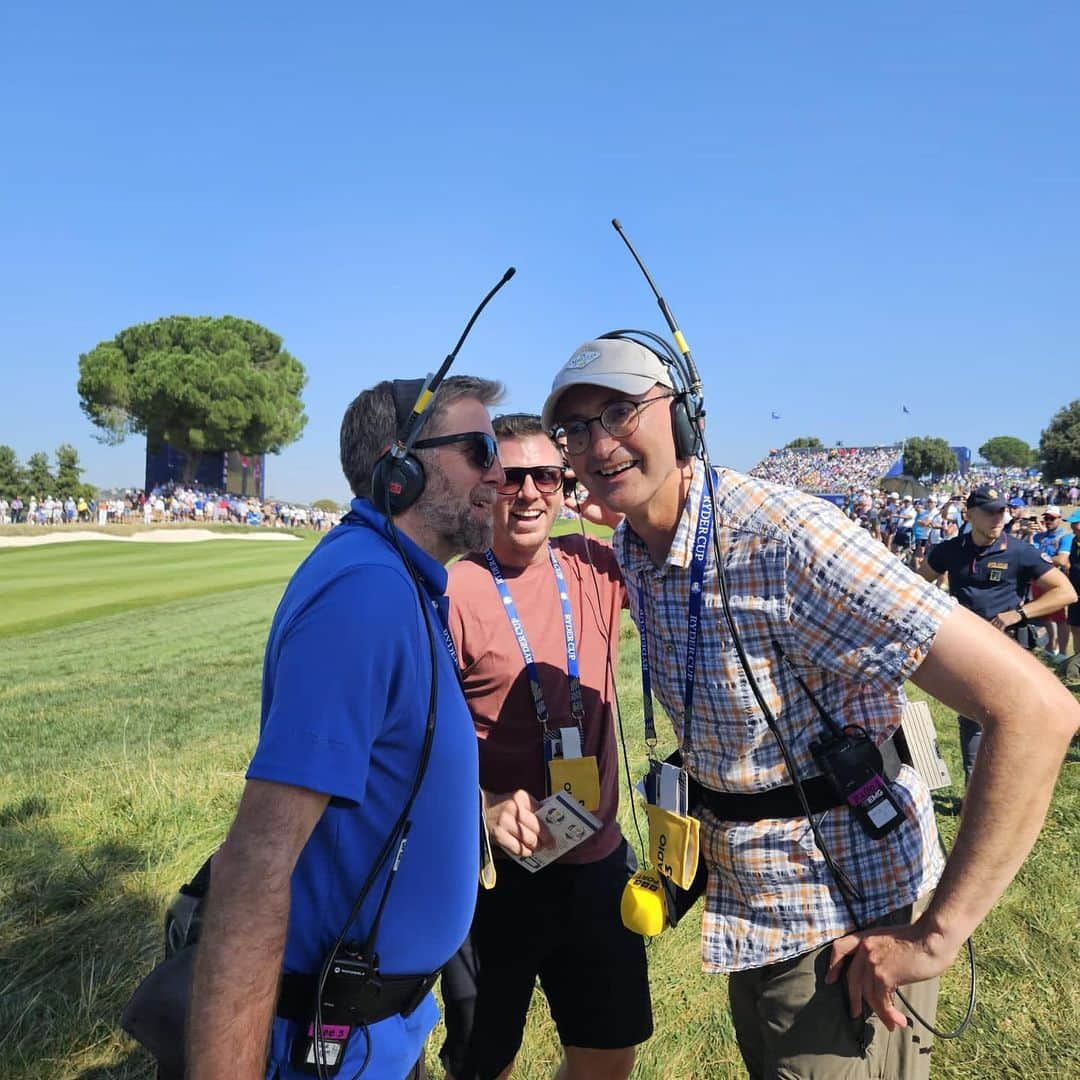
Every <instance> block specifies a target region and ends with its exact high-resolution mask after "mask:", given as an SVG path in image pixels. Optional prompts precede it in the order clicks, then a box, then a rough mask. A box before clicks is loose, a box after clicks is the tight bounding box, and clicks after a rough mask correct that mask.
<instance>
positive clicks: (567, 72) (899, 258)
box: [0, 0, 1080, 499]
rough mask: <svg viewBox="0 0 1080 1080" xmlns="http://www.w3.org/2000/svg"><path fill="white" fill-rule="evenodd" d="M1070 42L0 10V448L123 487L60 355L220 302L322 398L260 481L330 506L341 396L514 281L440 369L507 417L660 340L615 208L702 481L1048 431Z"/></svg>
mask: <svg viewBox="0 0 1080 1080" xmlns="http://www.w3.org/2000/svg"><path fill="white" fill-rule="evenodd" d="M1078 31H1080V9H1078V8H1077V7H1076V6H1075V5H1074V4H1066V3H1060V4H1045V5H1038V6H1032V5H1016V4H1005V3H997V2H993V3H979V4H964V5H940V4H928V3H909V4H903V5H885V4H868V3H825V4H816V5H807V4H803V3H789V4H785V3H778V4H772V5H767V6H766V5H749V4H745V5H717V4H679V5H669V6H668V7H666V8H665V7H663V6H657V5H656V4H654V3H650V4H644V3H636V2H627V0H623V2H620V3H577V4H565V3H547V4H543V5H506V4H503V5H487V4H469V5H445V4H438V5H435V4H412V3H403V4H398V5H389V6H383V5H361V4H356V3H324V4H310V5H298V4H288V5H286V4H279V3H276V2H262V3H259V4H252V3H248V2H246V0H245V2H238V3H233V4H227V5H226V4H208V3H187V4H185V5H180V6H178V5H154V4H150V5H148V4H145V3H143V4H126V3H110V4H105V5H85V4H68V3H64V4H51V5H48V4H46V5H29V4H23V3H19V2H13V3H11V4H7V5H4V7H3V10H2V12H0V90H2V91H3V99H4V101H5V108H4V109H3V110H2V112H0V135H2V143H0V146H2V152H0V215H2V219H0V220H2V226H3V232H2V235H3V237H4V258H3V259H2V260H0V330H2V333H0V366H2V371H3V376H2V380H0V402H2V403H0V443H8V444H10V445H12V446H14V447H15V449H16V451H17V452H18V453H19V454H20V456H21V457H23V458H25V457H27V456H28V455H29V454H30V453H32V452H33V451H35V450H39V449H44V450H47V451H49V452H50V453H51V452H52V451H53V449H54V448H55V447H56V445H57V444H59V443H60V442H63V441H70V442H72V443H74V444H75V445H76V447H78V449H79V451H80V453H81V455H82V458H83V462H84V464H85V465H86V466H87V478H88V479H89V480H91V481H94V482H97V483H100V484H103V485H112V484H136V483H139V482H141V477H142V455H143V445H142V440H140V439H129V440H128V442H127V443H126V444H125V445H124V446H122V447H118V448H114V447H106V446H102V445H100V444H98V443H97V442H96V441H95V440H94V429H93V427H92V426H91V425H90V423H89V421H88V420H86V419H85V417H84V416H83V415H82V413H81V411H80V409H79V405H78V398H77V394H76V392H75V382H76V378H77V365H78V357H79V354H80V353H81V352H85V351H88V350H89V349H90V348H92V347H93V346H94V345H95V344H97V343H98V342H99V341H102V340H105V339H109V338H111V337H113V336H114V335H115V334H116V332H117V331H119V330H120V329H122V328H123V327H125V326H128V325H130V324H132V323H136V322H142V321H147V320H151V319H154V318H157V317H159V316H162V315H168V314H175V313H184V314H224V313H231V314H235V315H239V316H244V317H247V318H251V319H255V320H256V321H258V322H261V323H263V324H265V325H266V326H268V327H270V328H271V329H273V330H274V331H275V332H277V333H278V334H280V335H281V336H282V337H283V338H284V340H285V346H286V348H288V349H289V350H290V351H291V352H292V353H294V354H295V355H296V356H297V357H299V358H300V359H301V360H302V361H303V363H304V364H305V365H306V367H307V370H308V373H309V376H310V382H309V384H308V387H307V390H306V391H305V401H306V406H307V412H308V415H309V418H310V419H309V422H308V426H307V429H306V432H305V434H304V436H303V438H302V439H301V441H300V442H299V443H297V444H295V445H294V446H292V447H290V448H288V449H287V450H285V451H284V452H283V453H282V454H281V455H280V456H278V457H275V458H271V459H270V464H269V467H268V477H269V490H270V491H271V492H272V493H274V494H277V495H280V496H282V497H286V498H295V499H314V498H318V497H323V496H329V497H334V498H344V497H345V496H346V494H347V488H346V485H345V483H344V480H343V479H342V478H341V475H340V470H339V467H338V464H337V429H338V424H339V422H340V418H341V414H342V412H343V410H344V408H345V405H346V404H347V403H348V401H349V400H350V399H351V398H352V396H353V395H354V394H355V393H356V392H357V391H358V390H360V389H362V388H363V387H365V386H368V385H370V384H371V383H373V382H375V381H377V380H378V379H380V378H385V377H413V376H417V375H422V374H424V373H425V372H427V371H430V370H432V369H433V368H435V367H436V366H437V365H438V363H439V361H440V360H441V359H442V357H443V356H444V355H445V353H446V351H447V350H448V349H449V348H450V346H451V345H452V344H453V342H454V340H456V338H457V335H458V333H459V332H460V329H461V326H462V324H463V322H464V320H465V319H466V318H467V317H468V315H469V313H470V311H471V310H472V308H473V307H474V305H475V304H476V303H477V302H478V300H479V299H480V297H481V296H482V295H483V293H484V292H485V291H486V290H487V289H488V287H489V286H490V285H491V284H493V283H494V282H495V281H496V280H497V279H498V277H499V275H500V274H501V273H502V271H503V270H504V269H505V267H507V266H508V265H515V266H516V267H517V268H518V275H517V277H516V278H515V280H514V281H513V282H512V283H511V284H510V285H509V286H507V288H506V289H504V290H503V292H502V293H501V294H500V295H499V297H498V298H497V300H496V301H495V302H494V303H493V304H492V306H491V307H490V308H489V309H488V311H487V312H486V313H485V315H484V317H483V319H482V321H481V322H480V323H479V324H478V325H477V327H476V330H475V331H474V333H473V335H472V337H471V338H470V340H469V341H468V343H467V344H466V346H465V348H464V349H463V351H462V354H461V357H460V359H459V362H458V366H457V370H459V371H461V372H471V373H476V374H481V375H488V376H495V377H499V378H502V379H503V380H504V381H505V382H506V384H507V387H508V397H507V401H506V404H507V406H508V407H510V408H513V409H529V408H536V409H538V408H539V405H540V403H541V401H542V399H543V397H544V394H545V392H546V390H547V387H548V384H549V383H550V379H551V376H552V375H553V373H554V371H555V369H556V368H557V367H558V366H559V365H560V364H561V363H562V361H563V360H564V359H565V358H566V357H567V356H569V354H570V353H571V351H573V349H574V348H575V346H576V345H578V344H579V343H580V342H581V341H583V340H585V339H586V338H589V337H592V336H594V335H595V334H597V333H600V332H603V331H605V330H608V329H612V328H614V327H616V326H641V327H645V328H650V329H655V330H662V329H663V326H662V322H661V319H660V315H659V312H658V311H657V310H656V307H655V305H654V302H653V300H652V297H651V294H650V293H649V292H648V290H647V288H646V285H645V283H644V281H643V280H642V279H641V278H640V277H639V275H638V271H637V269H636V267H635V266H634V265H633V263H632V262H631V260H630V258H629V256H628V255H627V253H626V251H625V250H624V248H623V247H622V244H621V243H620V241H619V240H618V237H617V236H616V235H615V233H614V232H613V231H612V229H611V227H610V225H609V220H610V219H611V217H613V216H617V217H619V218H620V219H621V220H622V222H623V224H624V225H625V226H626V228H627V230H628V232H629V234H630V236H631V238H632V239H633V240H634V242H635V244H636V245H637V247H638V249H639V250H640V252H641V253H642V255H643V256H644V258H645V260H646V262H647V264H648V265H649V267H650V269H651V271H652V273H653V275H654V277H655V278H656V279H657V281H658V282H659V284H660V286H661V288H662V289H663V291H664V293H665V294H666V296H667V298H668V300H669V302H670V304H671V306H672V308H673V309H674V311H675V314H676V316H677V317H678V319H679V321H680V323H681V324H682V327H683V329H684V331H685V332H686V334H687V337H688V338H689V340H690V343H691V346H692V347H693V349H694V354H695V357H696V358H697V360H698V364H699V367H700V368H701V372H702V375H703V378H704V381H705V386H706V396H707V404H708V406H709V442H710V446H711V448H712V451H713V454H714V457H715V459H716V460H717V461H719V462H723V463H725V464H729V465H732V466H735V467H737V468H748V467H749V466H750V465H752V464H753V463H754V462H755V461H756V460H758V459H759V458H760V457H761V456H762V455H763V454H764V453H766V452H767V451H768V449H769V448H770V447H771V446H778V445H782V444H783V443H784V442H785V441H787V440H788V439H790V438H793V437H794V436H796V435H804V434H813V435H818V436H819V437H821V438H822V439H824V440H825V441H826V442H827V443H832V442H835V441H836V440H843V441H844V442H845V443H847V444H848V445H857V444H862V443H870V442H879V441H891V440H893V439H900V438H903V437H904V436H905V435H916V434H918V435H923V434H930V435H942V436H944V437H946V438H947V439H948V440H949V441H950V442H952V443H954V444H956V443H963V444H967V445H970V446H972V447H977V446H978V445H979V444H980V443H981V442H983V441H984V440H985V439H986V438H987V437H989V436H991V435H996V434H1015V435H1019V436H1021V437H1022V438H1025V439H1027V440H1029V441H1031V442H1036V441H1037V440H1038V436H1039V431H1040V429H1041V428H1042V427H1043V426H1045V424H1046V422H1047V420H1048V419H1049V417H1050V416H1051V415H1052V414H1053V412H1054V411H1056V410H1057V409H1058V408H1059V407H1060V406H1061V405H1063V404H1065V403H1066V402H1067V401H1069V400H1071V399H1073V398H1075V397H1077V396H1080V378H1078V376H1077V371H1078V370H1080V369H1078V367H1077V362H1076V361H1077V346H1078V342H1080V303H1077V300H1076V287H1077V281H1078V280H1080V274H1078V271H1080V266H1078V260H1080V256H1078V252H1080V236H1078V232H1080V225H1078V221H1080V217H1078V214H1077V204H1078V198H1077V197H1078V195H1080V149H1078V138H1077V137H1078V134H1080V130H1078V128H1080V119H1078V118H1080V92H1078V89H1080V87H1078V82H1080V75H1078V71H1080V66H1078V65H1077V63H1076V56H1077V47H1078V43H1080V42H1078V38H1080V35H1078ZM903 403H906V404H908V406H909V408H910V410H911V415H910V416H909V417H908V416H904V415H903V414H902V412H901V405H902V404H903ZM773 411H776V412H778V413H779V414H780V415H781V417H782V419H781V420H779V421H774V420H771V419H770V413H771V412H773Z"/></svg>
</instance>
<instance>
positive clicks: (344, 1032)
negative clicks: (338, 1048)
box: [307, 1024, 352, 1041]
mask: <svg viewBox="0 0 1080 1080" xmlns="http://www.w3.org/2000/svg"><path fill="white" fill-rule="evenodd" d="M350 1031H352V1028H350V1027H349V1026H348V1025H347V1024H323V1026H322V1037H323V1038H324V1039H340V1040H342V1041H344V1040H345V1039H347V1038H348V1037H349V1032H350ZM307 1033H308V1038H309V1039H314V1038H315V1025H314V1024H308V1029H307Z"/></svg>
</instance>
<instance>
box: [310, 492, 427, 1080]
mask: <svg viewBox="0 0 1080 1080" xmlns="http://www.w3.org/2000/svg"><path fill="white" fill-rule="evenodd" d="M385 504H386V505H385V506H384V508H383V510H384V513H385V516H386V522H387V527H388V529H387V531H388V533H389V535H390V540H391V542H392V543H393V545H394V548H395V550H396V551H397V553H398V555H399V556H400V558H401V561H402V562H403V563H404V564H405V568H406V570H407V571H408V573H409V577H410V578H411V579H412V583H413V586H414V588H415V589H416V595H417V598H418V600H419V602H420V614H421V616H422V617H423V620H424V628H425V630H426V631H427V638H428V649H429V655H430V659H431V687H430V689H429V691H428V711H427V720H426V723H425V727H424V742H423V745H422V746H421V749H420V757H419V760H418V761H417V767H416V773H415V774H414V776H413V783H412V788H411V789H410V791H409V795H408V798H407V799H406V801H405V805H404V806H403V807H402V810H401V813H400V814H399V815H398V818H397V820H396V821H395V822H394V827H393V829H391V831H390V835H389V836H388V837H387V839H386V842H385V843H384V844H383V847H382V850H381V851H380V852H379V854H378V856H377V857H376V859H375V862H374V864H373V865H372V868H371V871H370V872H369V873H368V876H367V878H366V879H365V881H364V883H363V885H362V886H361V887H360V891H359V893H358V894H357V897H356V900H355V901H354V902H353V906H352V908H351V909H350V911H349V914H348V915H347V916H346V918H345V921H344V923H343V924H342V927H341V930H340V931H339V932H338V935H337V938H336V940H335V941H334V944H333V946H332V947H331V949H330V951H329V952H328V953H327V954H326V959H325V960H324V961H323V966H322V969H321V970H320V972H319V979H318V982H317V985H316V989H315V1069H316V1073H317V1075H318V1077H319V1080H325V1075H324V1073H323V1055H322V1054H321V1053H320V1044H321V1040H322V997H323V989H324V987H325V986H326V979H327V976H328V975H329V973H330V967H331V965H332V964H333V962H334V957H335V956H336V955H337V951H338V949H340V948H341V946H342V945H343V944H344V942H345V937H346V935H347V934H348V931H349V927H350V926H351V925H352V923H353V920H354V919H356V917H357V916H358V915H359V913H360V909H361V908H362V907H363V905H364V901H365V900H367V897H368V894H369V893H370V892H371V889H372V886H373V885H374V884H375V881H376V880H377V879H378V876H379V874H380V873H381V872H382V868H383V866H384V865H385V864H386V860H387V859H388V858H389V857H390V853H391V852H392V851H393V850H394V849H395V847H397V846H398V845H399V844H400V839H401V837H402V834H403V833H406V832H407V831H408V824H409V821H408V818H409V814H410V813H411V812H412V807H413V803H414V802H415V801H416V796H417V795H418V794H419V791H420V787H421V785H422V783H423V781H424V775H425V773H426V772H427V767H428V762H429V760H430V758H431V748H432V744H433V742H434V739H435V716H436V709H437V707H438V661H437V654H436V652H435V635H434V633H433V632H432V629H431V615H430V613H429V611H428V606H429V605H428V602H427V595H426V593H425V592H424V588H423V585H422V583H421V582H420V578H419V576H418V574H417V573H416V569H415V567H414V566H413V565H412V562H411V561H410V559H409V557H408V555H407V554H406V553H405V548H404V547H403V545H402V543H401V538H400V537H399V535H398V531H397V526H396V525H395V524H394V519H393V516H392V515H391V513H390V492H389V488H388V489H387V492H386V497H385ZM393 873H394V871H391V875H390V877H389V878H388V879H387V884H386V887H385V889H384V891H383V897H382V900H381V902H380V905H379V914H381V912H382V908H383V906H384V905H385V903H386V897H387V894H388V893H389V891H390V885H391V884H392V883H393ZM373 929H377V920H376V922H375V923H374V924H373ZM368 944H370V946H371V947H372V949H373V948H374V941H373V939H372V937H371V934H369V936H368ZM360 1026H361V1028H362V1029H363V1031H364V1034H365V1036H366V1037H367V1039H368V1049H367V1053H366V1054H365V1056H364V1062H363V1064H362V1065H361V1066H360V1070H359V1071H358V1072H356V1073H355V1074H354V1075H353V1077H352V1080H359V1078H360V1077H361V1075H363V1072H364V1070H365V1069H366V1068H367V1066H368V1061H369V1060H370V1058H371V1039H370V1036H368V1032H367V1025H366V1024H362V1025H360Z"/></svg>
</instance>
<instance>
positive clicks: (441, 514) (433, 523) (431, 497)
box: [416, 458, 495, 554]
mask: <svg viewBox="0 0 1080 1080" xmlns="http://www.w3.org/2000/svg"><path fill="white" fill-rule="evenodd" d="M424 472H425V475H426V477H427V484H426V486H425V489H424V494H423V496H422V497H421V499H420V501H419V502H418V503H417V504H416V508H417V510H418V511H419V514H420V520H421V521H422V522H423V523H424V526H425V527H426V528H428V529H430V530H431V532H432V533H434V535H435V536H437V537H438V538H439V539H440V540H441V541H443V543H445V544H446V545H447V546H448V547H450V548H452V549H453V551H454V552H455V553H458V554H460V553H462V552H466V551H486V550H487V549H488V548H489V547H491V542H492V539H493V537H494V529H495V525H494V521H493V519H492V515H491V514H490V513H488V514H487V515H486V516H485V517H478V516H477V514H476V512H475V511H476V507H475V506H474V505H473V499H474V498H475V497H476V496H477V494H478V489H479V491H480V492H482V493H483V497H484V499H485V501H487V500H488V496H489V494H490V492H488V490H487V489H486V488H485V487H484V486H483V485H479V484H478V485H477V486H476V487H474V488H473V489H472V490H470V492H469V494H468V497H467V500H466V501H465V502H464V503H462V501H461V498H460V497H455V496H453V495H451V494H450V490H449V488H450V484H449V481H448V479H447V476H446V473H445V472H443V470H442V469H441V468H440V467H439V464H438V462H436V461H435V460H434V459H433V458H431V459H429V460H427V461H425V462H424ZM488 506H489V508H491V507H493V506H494V500H493V499H492V500H490V501H488Z"/></svg>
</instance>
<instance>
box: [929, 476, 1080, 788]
mask: <svg viewBox="0 0 1080 1080" xmlns="http://www.w3.org/2000/svg"><path fill="white" fill-rule="evenodd" d="M1005 502H1006V500H1005V497H1004V496H1003V495H1002V494H1001V492H999V491H998V490H997V489H996V488H993V487H990V486H989V485H987V484H982V485H981V486H979V487H977V488H975V490H974V491H972V493H971V494H970V495H969V496H968V499H967V508H968V522H969V523H970V525H971V529H970V531H968V532H967V533H964V534H962V535H961V536H955V537H953V538H952V539H951V540H945V541H943V542H942V543H940V544H938V545H937V547H935V548H934V549H933V550H932V551H931V552H930V553H929V555H927V557H926V562H925V563H923V565H922V566H921V567H920V568H919V573H920V574H921V575H922V576H923V577H924V578H926V580H927V581H934V582H936V581H939V580H940V579H941V576H942V575H943V574H948V575H949V592H950V593H951V594H952V595H953V596H955V597H956V599H957V601H959V603H960V604H962V605H963V606H964V607H966V608H968V609H969V610H970V611H973V612H974V613H975V614H976V615H981V616H982V617H983V618H984V619H986V621H987V622H989V623H991V624H992V625H993V626H996V627H997V628H998V629H999V630H1003V631H1010V630H1014V629H1016V628H1019V627H1021V626H1026V625H1027V623H1028V620H1030V619H1036V618H1038V617H1039V616H1041V615H1045V614H1046V613H1048V612H1051V611H1057V610H1058V609H1059V608H1061V607H1063V606H1065V605H1066V604H1071V603H1072V602H1073V601H1075V600H1076V590H1075V589H1073V587H1072V585H1070V584H1069V579H1068V578H1067V577H1066V576H1065V575H1064V574H1063V573H1062V571H1061V570H1059V569H1058V568H1057V567H1055V566H1054V565H1053V563H1052V562H1051V561H1050V559H1049V558H1048V557H1047V556H1046V555H1045V554H1042V553H1040V551H1039V550H1038V549H1037V548H1036V547H1034V546H1033V545H1031V544H1028V543H1025V542H1024V541H1023V540H1019V539H1016V538H1015V537H1012V536H1010V535H1009V534H1008V533H1006V532H1005ZM1033 581H1038V582H1039V585H1040V586H1041V587H1042V589H1043V590H1044V591H1043V592H1042V595H1041V596H1039V598H1038V599H1037V600H1031V601H1029V602H1028V603H1026V604H1025V603H1024V598H1025V597H1026V596H1027V592H1028V586H1029V585H1030V584H1031V583H1032V582H1033ZM957 720H958V721H959V724H960V751H961V753H962V755H963V758H964V777H965V779H968V778H970V776H971V769H972V766H973V765H974V764H975V755H976V754H977V753H978V750H979V742H980V741H981V739H982V727H981V726H980V725H979V724H978V723H976V722H975V721H974V720H970V719H968V718H967V717H966V716H959V717H957Z"/></svg>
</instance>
